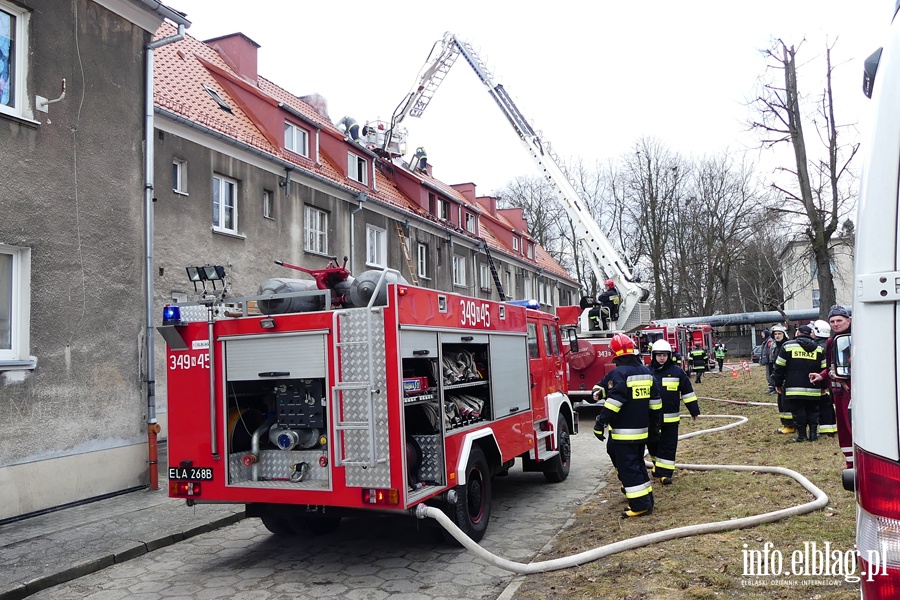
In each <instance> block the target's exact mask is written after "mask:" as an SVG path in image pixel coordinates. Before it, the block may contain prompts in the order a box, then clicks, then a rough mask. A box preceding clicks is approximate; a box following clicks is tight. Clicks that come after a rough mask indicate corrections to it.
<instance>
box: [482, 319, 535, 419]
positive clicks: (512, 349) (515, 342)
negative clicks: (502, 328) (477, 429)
mask: <svg viewBox="0 0 900 600" xmlns="http://www.w3.org/2000/svg"><path fill="white" fill-rule="evenodd" d="M490 354H491V357H490V359H491V370H490V374H491V402H492V403H493V408H492V412H493V418H495V419H498V418H500V417H505V416H507V415H509V414H512V413H515V412H518V411H521V410H527V409H528V408H530V407H531V388H530V387H529V386H530V380H529V376H528V349H527V348H526V341H525V335H524V334H523V335H499V334H493V335H491V343H490Z"/></svg>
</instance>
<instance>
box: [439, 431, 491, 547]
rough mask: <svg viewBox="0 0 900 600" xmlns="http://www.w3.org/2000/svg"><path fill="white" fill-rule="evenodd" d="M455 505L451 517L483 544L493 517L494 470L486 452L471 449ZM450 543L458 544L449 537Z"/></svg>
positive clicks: (474, 447) (451, 508)
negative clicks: (485, 454) (463, 480)
mask: <svg viewBox="0 0 900 600" xmlns="http://www.w3.org/2000/svg"><path fill="white" fill-rule="evenodd" d="M457 490H458V492H459V496H458V500H457V502H456V504H454V505H451V506H450V510H449V512H450V514H449V516H450V518H451V519H452V520H453V523H454V524H455V525H456V526H457V527H459V528H460V529H461V530H462V531H463V533H465V534H466V535H467V536H469V537H470V538H471V539H472V540H473V541H475V542H478V541H481V538H483V537H484V532H485V531H487V526H488V521H489V520H490V518H491V469H490V465H488V461H487V458H486V457H485V456H484V451H483V450H482V449H481V447H480V446H478V445H473V446H472V452H471V453H470V454H469V462H468V464H467V465H466V483H465V485H460V486H457ZM445 537H447V538H448V541H451V542H453V543H456V544H458V542H456V540H454V539H453V537H452V536H450V534H446V536H445Z"/></svg>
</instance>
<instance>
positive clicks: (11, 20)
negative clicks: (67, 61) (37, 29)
mask: <svg viewBox="0 0 900 600" xmlns="http://www.w3.org/2000/svg"><path fill="white" fill-rule="evenodd" d="M29 16H30V13H28V12H27V11H25V10H23V9H22V8H21V7H19V6H16V5H14V4H10V3H9V2H5V1H4V0H0V113H5V114H8V115H16V116H19V117H28V116H30V113H31V111H30V110H29V105H28V98H26V96H25V92H26V86H25V81H26V78H27V76H28V18H29ZM26 111H27V112H26Z"/></svg>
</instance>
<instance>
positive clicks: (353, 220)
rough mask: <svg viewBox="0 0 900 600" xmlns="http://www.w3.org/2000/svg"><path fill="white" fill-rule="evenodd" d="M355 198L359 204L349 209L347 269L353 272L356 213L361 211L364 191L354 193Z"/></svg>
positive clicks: (364, 196)
mask: <svg viewBox="0 0 900 600" xmlns="http://www.w3.org/2000/svg"><path fill="white" fill-rule="evenodd" d="M356 200H357V201H358V202H359V205H358V206H357V207H356V208H354V209H353V210H351V211H350V268H349V269H348V271H350V273H353V265H355V264H356V243H355V241H354V240H355V239H356V213H358V212H359V211H361V210H362V209H363V208H362V205H363V202H365V201H366V194H365V192H360V193H358V194H357V195H356Z"/></svg>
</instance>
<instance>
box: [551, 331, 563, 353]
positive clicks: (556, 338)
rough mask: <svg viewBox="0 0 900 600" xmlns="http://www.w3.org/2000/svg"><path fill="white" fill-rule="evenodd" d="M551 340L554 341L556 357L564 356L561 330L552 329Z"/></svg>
mask: <svg viewBox="0 0 900 600" xmlns="http://www.w3.org/2000/svg"><path fill="white" fill-rule="evenodd" d="M550 339H551V340H552V345H553V354H555V355H556V356H562V354H563V349H562V339H561V338H560V335H559V330H558V329H557V328H556V327H551V328H550Z"/></svg>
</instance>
